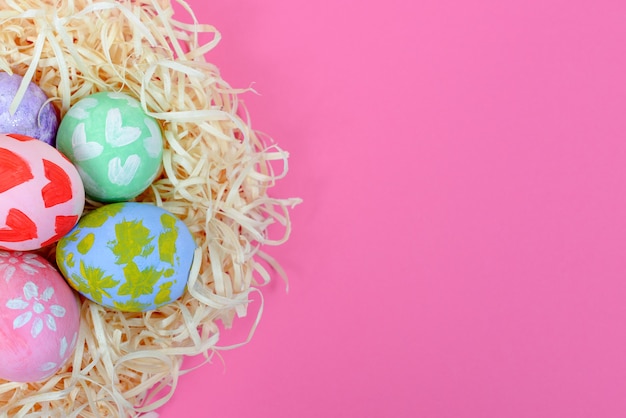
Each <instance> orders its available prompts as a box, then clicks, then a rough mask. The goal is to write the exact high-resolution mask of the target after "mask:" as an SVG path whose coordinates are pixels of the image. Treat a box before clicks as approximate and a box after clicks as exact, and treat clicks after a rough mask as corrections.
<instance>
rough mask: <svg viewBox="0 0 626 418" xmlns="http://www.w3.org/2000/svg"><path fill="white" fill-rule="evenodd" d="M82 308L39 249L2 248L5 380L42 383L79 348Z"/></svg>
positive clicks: (0, 327) (0, 342) (0, 371)
mask: <svg viewBox="0 0 626 418" xmlns="http://www.w3.org/2000/svg"><path fill="white" fill-rule="evenodd" d="M79 321H80V310H79V305H78V300H77V298H76V295H75V293H74V292H73V291H72V289H71V288H70V287H69V286H68V285H67V283H66V282H65V280H63V277H61V275H60V274H59V272H58V271H56V270H55V269H54V267H53V266H52V265H51V264H50V263H49V262H48V261H47V260H46V259H44V258H43V257H40V256H39V255H37V254H34V253H22V252H19V251H16V252H13V251H0V378H1V379H5V380H10V381H14V382H37V381H40V380H44V379H47V378H48V377H50V376H52V375H53V374H54V373H56V372H57V370H58V369H59V368H61V367H62V366H63V365H64V364H65V362H66V361H67V359H68V358H69V357H70V355H71V354H72V352H73V351H74V347H75V345H76V340H77V337H78V329H79Z"/></svg>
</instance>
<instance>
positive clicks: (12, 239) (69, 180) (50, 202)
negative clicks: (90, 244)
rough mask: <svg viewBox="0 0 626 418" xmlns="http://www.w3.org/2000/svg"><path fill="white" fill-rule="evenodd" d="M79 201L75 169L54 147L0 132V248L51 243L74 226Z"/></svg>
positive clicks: (79, 185)
mask: <svg viewBox="0 0 626 418" xmlns="http://www.w3.org/2000/svg"><path fill="white" fill-rule="evenodd" d="M84 205H85V190H84V188H83V184H82V181H81V179H80V176H79V175H78V171H77V170H76V168H74V166H73V165H72V163H70V162H69V161H68V160H67V159H66V158H65V157H64V156H63V155H62V154H61V153H60V152H58V151H57V150H56V149H55V148H54V147H53V146H51V145H48V144H46V143H45V142H42V141H37V140H35V139H33V138H30V137H26V136H20V135H14V134H10V135H0V249H5V250H16V251H21V250H24V251H26V250H35V249H38V248H42V247H44V246H46V245H50V244H53V243H54V242H56V241H58V240H59V238H61V237H62V236H63V235H65V234H66V233H68V232H69V231H70V230H71V229H72V228H73V227H74V225H76V223H77V222H78V219H79V217H80V215H81V213H82V211H83V207H84Z"/></svg>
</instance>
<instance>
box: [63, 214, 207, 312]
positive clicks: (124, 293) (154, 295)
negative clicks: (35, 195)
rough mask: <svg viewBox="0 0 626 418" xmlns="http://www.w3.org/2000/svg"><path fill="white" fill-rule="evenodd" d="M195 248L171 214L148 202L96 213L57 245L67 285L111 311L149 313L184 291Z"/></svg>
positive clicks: (185, 227)
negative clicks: (111, 309)
mask: <svg viewBox="0 0 626 418" xmlns="http://www.w3.org/2000/svg"><path fill="white" fill-rule="evenodd" d="M195 249H196V243H195V241H194V239H193V237H192V235H191V233H190V232H189V229H188V228H187V226H186V225H185V223H184V222H182V221H181V220H180V219H178V218H177V217H176V216H174V215H173V214H171V213H170V212H168V211H166V210H164V209H162V208H159V207H157V206H154V205H151V204H148V203H136V202H121V203H113V204H109V205H105V206H102V207H100V208H98V209H95V210H93V211H91V212H89V213H88V214H86V215H85V216H83V217H82V218H81V219H80V221H78V224H77V225H76V226H75V227H74V229H73V230H71V231H70V232H69V233H68V234H67V235H66V236H65V237H63V238H61V240H60V241H59V242H58V244H57V250H56V259H57V264H58V267H59V270H60V271H61V273H63V275H64V276H65V278H66V279H67V282H68V283H69V284H70V286H72V287H73V288H74V289H75V290H76V291H78V292H79V293H80V294H82V295H83V296H85V297H86V298H88V299H90V300H92V301H93V302H96V303H98V304H100V305H103V306H106V307H108V308H113V309H118V310H120V311H126V312H145V311H148V310H152V309H156V308H158V307H160V306H163V305H166V304H168V303H171V302H173V301H175V300H176V299H178V298H179V297H181V296H182V294H183V293H184V291H185V286H186V284H187V280H188V279H189V272H190V270H191V265H192V263H193V256H194V251H195Z"/></svg>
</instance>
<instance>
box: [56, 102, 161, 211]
mask: <svg viewBox="0 0 626 418" xmlns="http://www.w3.org/2000/svg"><path fill="white" fill-rule="evenodd" d="M57 148H58V149H59V151H61V152H62V153H63V154H65V155H66V156H67V157H68V158H69V159H70V160H71V161H72V162H73V163H74V164H75V165H76V167H77V168H78V171H79V173H80V175H81V177H82V179H83V183H84V184H85V191H86V193H87V195H88V196H89V197H90V198H91V199H93V200H97V201H100V202H120V201H126V200H129V199H132V198H133V197H136V196H137V195H139V194H140V193H141V192H143V191H144V190H145V189H146V188H148V186H150V184H151V183H152V181H154V179H155V178H156V177H157V175H158V174H159V173H160V170H161V160H162V157H163V133H162V131H161V126H160V125H159V124H158V122H157V121H156V119H154V118H152V117H150V116H148V115H147V114H146V113H145V112H144V111H143V109H142V108H141V104H140V102H139V101H138V100H136V99H134V98H132V97H131V96H128V95H127V94H123V93H108V92H100V93H95V94H92V95H90V96H87V97H85V98H83V99H81V100H79V101H78V102H76V104H74V105H73V106H72V107H71V108H70V110H69V111H68V112H67V113H66V114H65V116H64V117H63V120H62V121H61V125H60V126H59V131H58V133H57Z"/></svg>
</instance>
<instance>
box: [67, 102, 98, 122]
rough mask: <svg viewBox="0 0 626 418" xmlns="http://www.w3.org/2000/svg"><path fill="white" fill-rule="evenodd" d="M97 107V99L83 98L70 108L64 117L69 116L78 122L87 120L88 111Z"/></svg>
mask: <svg viewBox="0 0 626 418" xmlns="http://www.w3.org/2000/svg"><path fill="white" fill-rule="evenodd" d="M97 105H98V100H97V99H94V98H91V97H87V98H84V99H82V100H80V101H79V102H77V103H76V104H75V105H74V106H72V107H71V108H70V110H69V111H68V112H67V114H66V116H70V117H72V118H74V119H78V120H83V119H87V118H88V117H89V109H91V108H94V107H96V106H97Z"/></svg>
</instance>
